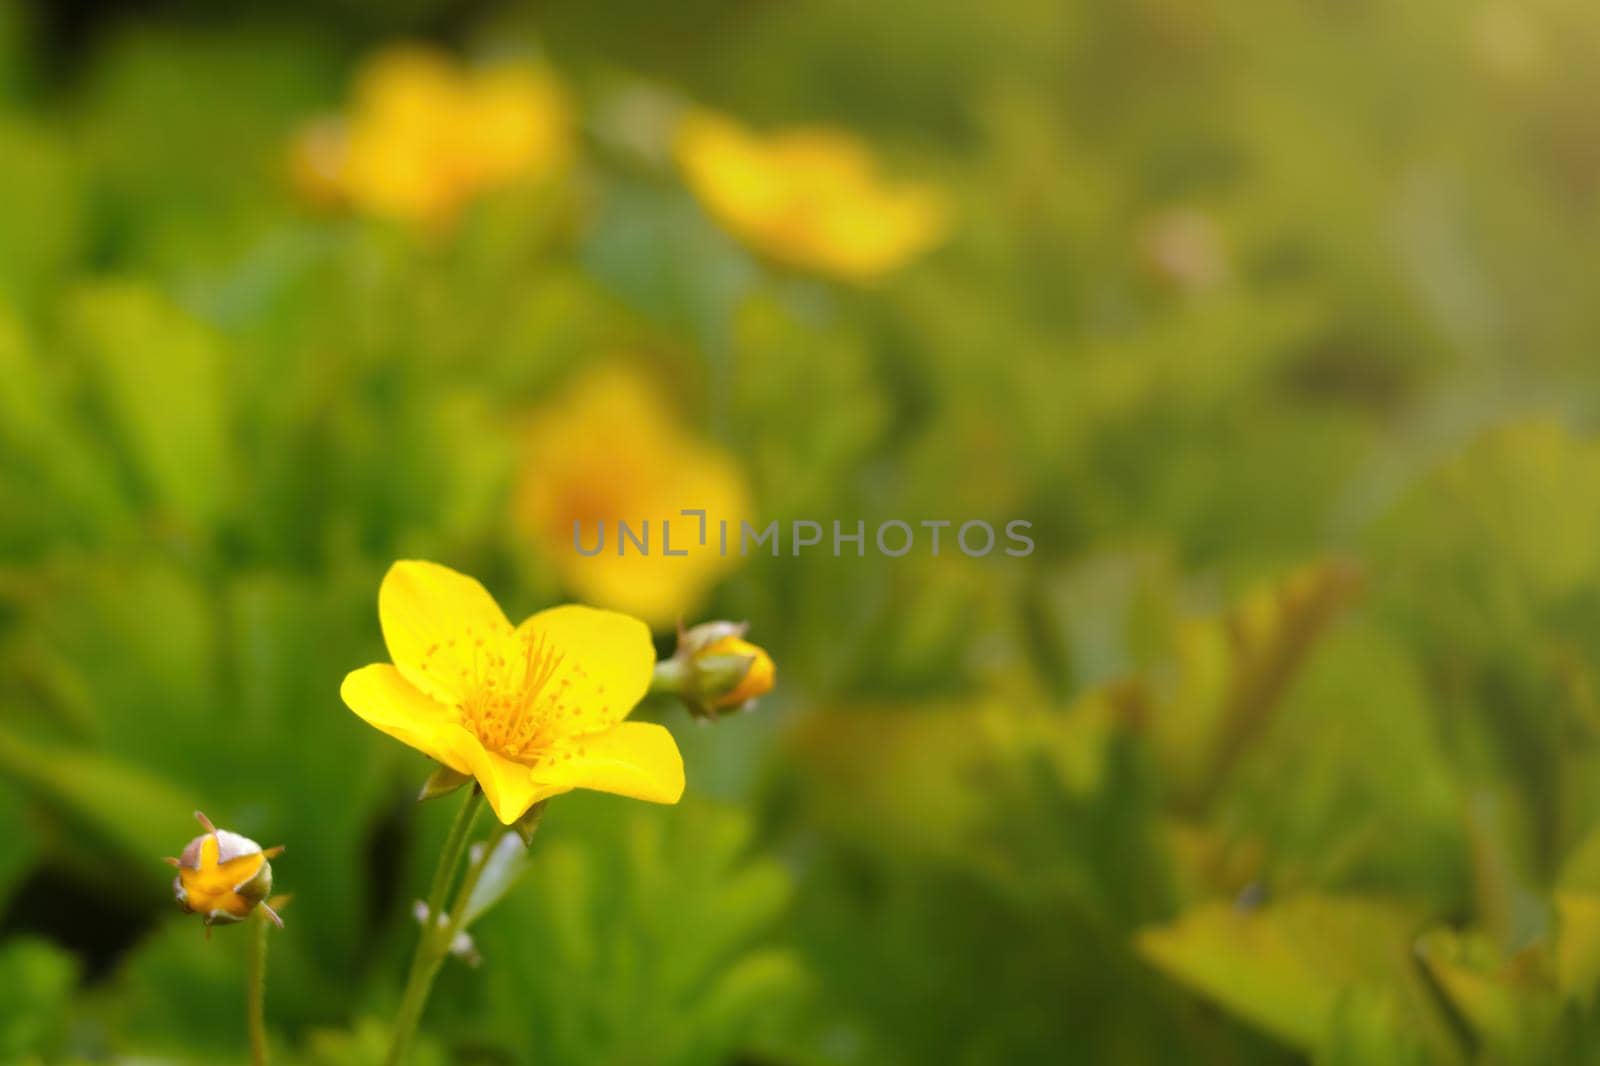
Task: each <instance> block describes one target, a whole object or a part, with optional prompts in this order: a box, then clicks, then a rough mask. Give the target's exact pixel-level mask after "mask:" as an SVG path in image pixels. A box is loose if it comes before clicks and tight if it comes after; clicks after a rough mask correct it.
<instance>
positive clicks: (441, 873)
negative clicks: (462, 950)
mask: <svg viewBox="0 0 1600 1066" xmlns="http://www.w3.org/2000/svg"><path fill="white" fill-rule="evenodd" d="M482 806H483V793H482V792H481V791H479V789H478V788H477V786H476V785H474V786H473V787H472V788H471V789H470V790H469V791H468V793H467V798H466V800H465V802H463V803H462V804H461V809H460V810H459V811H457V812H456V820H455V821H454V822H452V823H451V824H450V834H449V835H448V836H447V837H445V841H444V848H443V849H442V850H441V851H440V852H439V865H438V868H437V869H435V870H434V872H433V885H432V887H431V888H430V889H429V890H428V914H427V917H426V919H425V920H424V922H423V926H422V935H421V936H419V937H418V938H417V950H416V953H415V954H413V955H412V956H411V971H410V973H409V974H407V976H406V990H405V992H404V994H403V995H402V996H401V998H400V1010H399V1012H398V1013H397V1014H396V1015H395V1021H394V1035H393V1036H392V1037H391V1038H390V1041H389V1054H388V1055H387V1056H386V1057H385V1058H384V1062H385V1063H386V1064H387V1066H399V1064H400V1063H401V1062H403V1061H404V1060H405V1054H406V1048H407V1047H408V1046H409V1045H410V1043H411V1037H412V1036H413V1035H414V1034H415V1033H416V1031H417V1023H418V1022H420V1021H421V1020H422V1009H423V1008H424V1007H426V1006H427V1004H428V994H429V993H430V992H432V991H433V979H434V977H435V975H437V974H438V972H439V965H440V964H441V963H442V962H444V958H445V956H446V955H447V954H449V951H450V937H448V936H446V937H445V938H444V939H443V940H442V941H441V939H440V936H441V933H443V932H444V931H443V930H441V929H440V928H439V914H440V913H441V911H442V909H443V907H444V897H445V894H446V893H447V892H449V891H450V882H451V881H452V880H453V879H454V877H455V872H456V867H457V866H459V865H460V864H461V853H462V852H463V851H465V850H466V847H467V839H468V838H469V837H470V836H471V835H472V823H473V822H474V821H476V820H477V817H478V811H479V810H480V809H481V808H482ZM467 876H468V877H472V874H471V873H468V875H467ZM474 880H476V878H474ZM452 935H453V934H452Z"/></svg>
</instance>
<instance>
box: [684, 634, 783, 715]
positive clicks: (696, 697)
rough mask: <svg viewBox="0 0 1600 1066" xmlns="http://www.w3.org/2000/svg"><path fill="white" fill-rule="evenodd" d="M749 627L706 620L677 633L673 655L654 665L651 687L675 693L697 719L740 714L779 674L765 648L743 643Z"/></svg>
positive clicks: (768, 688)
mask: <svg viewBox="0 0 1600 1066" xmlns="http://www.w3.org/2000/svg"><path fill="white" fill-rule="evenodd" d="M748 628H749V627H748V625H747V624H745V623H742V622H741V623H735V622H707V623H705V624H703V625H698V626H695V627H694V628H693V629H688V630H680V631H679V633H678V650H677V652H676V653H675V654H674V655H673V657H672V658H671V659H668V660H666V661H664V662H660V663H657V664H656V677H655V683H654V685H653V688H654V689H655V690H656V691H658V692H671V693H673V694H674V695H677V696H678V697H679V698H681V699H682V700H683V701H684V703H685V704H687V705H688V707H689V711H690V713H692V714H694V715H695V716H696V717H699V718H716V717H717V714H718V713H719V712H721V711H738V710H743V709H744V708H745V707H747V706H748V705H749V704H750V703H751V702H752V701H754V700H755V699H757V698H758V697H760V696H764V695H766V694H767V693H768V692H771V691H772V686H773V683H774V679H775V676H776V673H777V669H776V667H774V666H773V664H772V657H771V656H770V655H768V654H767V653H766V650H765V649H763V648H761V647H760V646H758V645H755V644H752V643H750V642H749V641H747V640H745V639H744V635H745V631H746V630H747V629H748Z"/></svg>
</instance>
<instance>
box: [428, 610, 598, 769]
mask: <svg viewBox="0 0 1600 1066" xmlns="http://www.w3.org/2000/svg"><path fill="white" fill-rule="evenodd" d="M473 640H474V648H473V664H474V669H473V673H472V676H471V677H470V678H469V679H468V685H467V695H466V696H465V697H464V698H463V699H462V701H461V702H460V704H459V705H458V707H459V709H460V711H461V720H462V724H463V725H465V726H466V727H467V728H468V729H470V730H472V732H473V733H474V734H476V736H477V738H478V739H479V740H480V741H481V742H482V743H483V746H484V747H485V748H487V749H488V750H490V751H493V752H496V753H498V754H500V755H503V756H505V757H506V758H508V759H515V760H518V761H522V762H537V761H538V760H539V756H540V755H541V753H543V752H544V751H545V749H547V748H549V746H550V744H551V742H552V741H554V740H556V739H557V738H558V737H559V736H560V735H561V733H562V730H561V727H560V718H561V717H562V716H563V715H568V714H570V713H571V711H572V709H571V707H570V706H569V704H568V703H567V690H568V689H569V688H570V687H571V685H572V679H571V678H570V677H562V678H560V679H557V677H556V674H557V672H558V671H559V670H560V668H561V666H562V664H563V663H564V662H565V661H566V656H564V655H562V654H561V653H560V652H558V651H556V650H555V648H554V647H552V646H551V644H550V642H549V641H548V640H547V639H546V638H545V637H544V635H543V634H534V633H525V634H520V635H519V636H518V638H517V642H518V644H520V647H517V648H514V649H512V650H511V654H509V655H508V654H506V653H505V652H504V651H502V650H500V648H497V647H496V646H495V645H494V644H490V643H489V642H487V641H486V640H484V639H483V638H482V637H477V638H473ZM502 647H503V646H502ZM570 673H572V674H573V675H575V676H579V677H581V676H583V670H582V668H581V667H578V666H576V665H574V666H573V668H572V670H571V671H570Z"/></svg>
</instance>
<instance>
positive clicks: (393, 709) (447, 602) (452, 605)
mask: <svg viewBox="0 0 1600 1066" xmlns="http://www.w3.org/2000/svg"><path fill="white" fill-rule="evenodd" d="M378 618H379V621H380V623H381V624H382V627H383V639H384V642H385V643H386V644H387V645H388V648H389V657H390V658H391V659H392V660H393V664H392V665H391V664H390V663H377V664H374V665H372V666H364V667H362V668H361V669H359V670H355V671H352V672H351V673H350V674H349V675H348V676H347V677H346V678H345V679H344V685H343V687H342V688H341V689H340V695H341V696H343V698H344V702H345V703H346V705H348V706H349V708H350V709H351V710H352V711H354V712H355V713H356V714H358V715H359V716H361V718H362V719H364V720H365V721H366V722H367V723H368V724H369V725H372V726H374V727H376V728H377V729H381V730H382V731H383V732H385V733H388V734H389V735H390V736H392V737H394V738H395V739H396V740H399V741H401V742H402V743H405V744H409V745H410V746H411V747H413V748H416V749H417V750H418V751H421V752H423V753H425V754H427V755H429V756H431V757H433V758H434V759H437V760H438V761H439V762H441V763H443V764H444V765H446V766H448V767H450V768H451V769H452V770H455V771H457V772H458V773H462V774H469V775H471V776H472V777H474V778H476V779H477V782H478V785H479V786H480V787H481V788H482V789H483V792H484V795H485V797H486V798H487V799H488V800H489V805H490V806H491V807H492V808H494V812H495V815H496V816H497V817H498V818H499V819H500V820H501V821H502V822H504V823H505V824H507V825H511V824H512V823H514V822H515V821H517V819H519V818H521V817H522V815H524V814H525V813H527V811H528V808H530V807H532V806H533V805H534V804H535V803H538V802H539V801H541V800H544V799H548V798H549V797H551V796H555V795H559V794H560V793H563V792H568V791H571V790H572V789H575V788H590V789H597V790H599V791H601V792H614V793H617V794H618V795H623V796H632V797H635V798H637V799H643V800H650V801H652V802H655V803H676V802H678V798H679V797H680V796H681V795H682V794H683V759H682V757H681V756H680V755H679V754H678V745H677V743H676V742H675V741H674V740H673V739H672V734H671V733H669V732H667V731H666V729H664V728H662V727H661V726H659V725H654V724H649V723H643V722H627V721H624V720H623V719H625V718H627V716H628V713H629V712H630V711H632V710H633V707H634V705H635V704H637V703H638V702H639V700H640V699H642V698H643V697H644V694H645V692H646V691H647V690H648V689H649V687H650V676H651V671H652V669H653V667H654V665H655V648H654V647H653V646H652V644H651V643H650V630H649V629H648V628H647V627H646V626H645V624H644V623H643V622H640V621H639V620H638V619H636V618H629V617H628V616H627V615H622V614H617V613H614V612H612V611H602V610H596V609H595V608H592V607H582V606H577V605H567V606H562V607H552V608H550V609H548V610H544V611H540V612H539V613H538V614H535V615H533V616H532V617H531V618H529V619H528V620H527V621H525V622H523V623H522V624H521V625H520V626H515V627H513V626H512V625H511V623H510V622H508V621H507V620H506V616H505V615H504V614H503V613H502V612H501V610H500V607H499V605H498V604H496V603H495V601H494V598H493V597H491V596H490V595H489V593H488V592H487V591H485V589H484V587H483V586H482V585H480V584H479V583H478V582H477V581H475V580H473V579H472V578H470V577H467V576H466V575H464V574H459V573H457V572H456V571H454V570H451V569H449V568H448V567H444V566H439V565H438V564H436V563H427V562H412V561H405V562H398V563H395V564H394V566H392V567H391V568H390V569H389V572H388V574H387V575H385V577H384V579H383V585H382V587H381V588H380V590H379V592H378Z"/></svg>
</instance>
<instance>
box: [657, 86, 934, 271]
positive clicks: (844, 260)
mask: <svg viewBox="0 0 1600 1066" xmlns="http://www.w3.org/2000/svg"><path fill="white" fill-rule="evenodd" d="M677 156H678V162H679V165H680V166H681V167H682V169H683V171H684V174H685V176H686V177H687V179H688V182H689V185H690V186H691V187H692V188H693V189H694V192H695V195H697V196H698V197H699V198H700V200H701V201H702V202H703V203H704V204H705V205H706V208H707V209H708V210H709V211H710V212H711V213H712V215H714V216H715V217H716V218H717V219H718V220H719V221H720V222H721V223H722V224H723V225H724V226H726V227H727V228H728V229H729V230H730V231H731V232H732V233H733V234H734V235H735V236H737V237H738V238H739V239H740V240H743V241H744V242H745V243H747V244H749V245H750V246H751V247H753V248H754V249H756V250H757V251H759V252H761V253H762V254H764V255H767V256H769V257H770V258H772V259H774V260H776V261H777V262H780V263H783V264H785V265H787V266H792V267H796V268H799V269H801V270H809V271H815V272H816V273H819V274H825V275H830V276H833V277H838V278H842V279H845V280H848V281H856V282H866V281H871V280H873V279H875V278H878V277H881V276H883V275H885V274H888V273H890V272H891V271H893V270H895V269H896V268H898V267H900V266H903V265H904V264H905V263H907V262H909V261H910V260H911V259H913V258H915V257H916V256H918V255H920V254H922V253H923V252H925V251H927V250H928V249H930V248H932V247H934V246H935V245H937V244H938V243H939V242H940V241H942V240H943V239H944V236H945V233H946V230H947V229H948V211H947V209H946V204H945V199H944V197H943V196H942V195H941V194H940V193H939V192H938V191H937V190H935V189H933V188H930V187H928V186H925V185H898V186H891V185H888V184H886V183H884V181H883V180H882V179H881V178H880V177H879V175H878V173H877V167H876V164H875V163H874V161H873V158H872V155H871V153H870V152H869V151H868V149H867V146H866V145H865V144H863V143H862V142H861V141H860V140H859V139H858V138H856V137H854V136H852V135H851V134H849V133H846V132H844V131H842V130H834V129H829V128H824V127H802V128H798V129H794V130H790V131H787V132H784V133H780V134H775V135H772V136H769V137H758V136H756V135H754V134H751V133H750V132H748V131H746V130H744V129H741V128H740V127H739V126H738V125H736V124H735V123H733V122H731V121H729V120H728V119H725V118H722V117H720V116H716V115H710V114H706V113H696V114H692V115H690V116H689V117H688V118H686V119H685V120H684V121H683V124H682V126H681V127H680V129H679V131H678V138H677Z"/></svg>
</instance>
